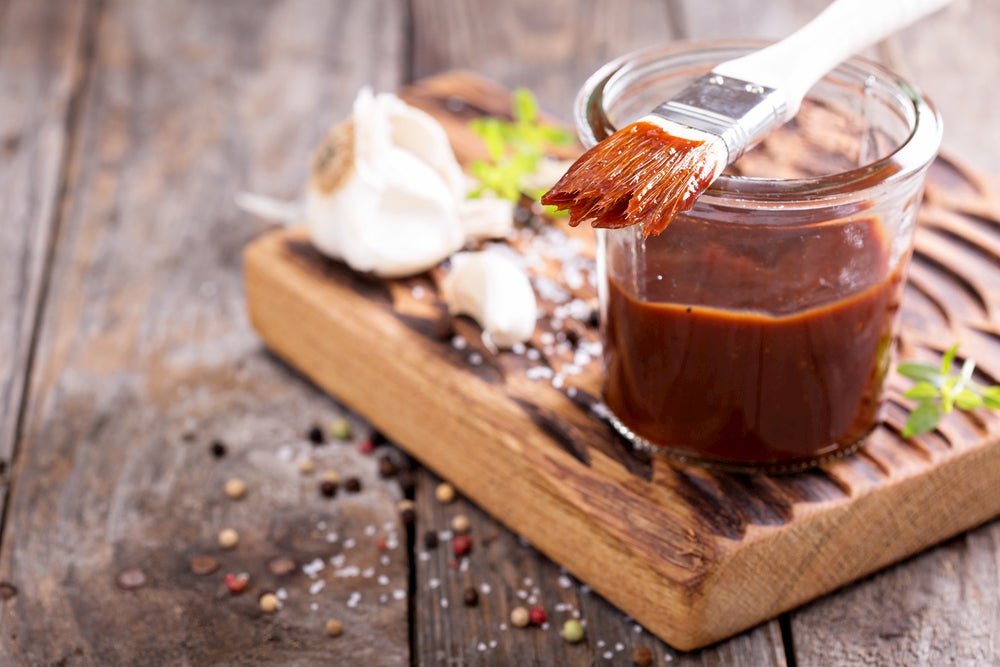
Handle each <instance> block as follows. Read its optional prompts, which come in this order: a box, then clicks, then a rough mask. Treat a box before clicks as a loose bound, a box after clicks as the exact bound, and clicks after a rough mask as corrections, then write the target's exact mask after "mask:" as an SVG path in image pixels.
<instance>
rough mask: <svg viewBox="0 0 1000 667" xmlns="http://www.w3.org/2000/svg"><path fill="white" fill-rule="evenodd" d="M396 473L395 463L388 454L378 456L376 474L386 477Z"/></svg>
mask: <svg viewBox="0 0 1000 667" xmlns="http://www.w3.org/2000/svg"><path fill="white" fill-rule="evenodd" d="M395 474H396V463H395V461H393V460H392V457H391V456H389V455H385V456H380V457H379V459H378V475H379V477H382V478H383V479H384V478H387V477H392V476H393V475H395Z"/></svg>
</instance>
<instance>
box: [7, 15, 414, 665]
mask: <svg viewBox="0 0 1000 667" xmlns="http://www.w3.org/2000/svg"><path fill="white" fill-rule="evenodd" d="M48 6H49V11H50V12H54V9H55V8H57V7H61V5H58V4H55V3H49V4H48ZM74 6H75V5H74ZM100 9H101V11H100V14H99V16H97V17H96V18H97V21H96V23H95V24H94V25H95V30H96V31H95V33H94V34H93V35H92V37H91V38H92V39H93V40H94V52H93V61H92V62H90V63H88V65H87V66H88V67H89V68H90V70H89V72H88V74H87V78H86V80H87V86H86V87H85V88H84V89H83V91H82V97H81V100H80V111H79V114H78V118H77V120H76V122H75V124H74V125H73V127H71V128H70V131H71V132H72V133H73V137H74V140H73V142H72V150H71V151H70V154H69V155H68V165H69V167H68V176H67V182H66V193H65V199H64V200H63V201H62V202H61V207H60V208H61V221H60V225H59V232H60V233H59V237H58V239H57V241H56V243H55V248H54V258H53V263H52V269H51V271H52V277H51V289H50V292H49V296H48V298H47V300H46V302H45V310H44V313H43V322H44V326H43V328H42V331H41V335H40V338H39V342H38V348H37V352H36V363H35V369H34V372H33V374H32V378H31V385H30V390H29V393H28V397H27V408H26V411H25V421H24V433H23V442H22V443H21V447H20V453H19V455H18V457H17V460H16V464H15V467H14V471H13V476H14V478H15V479H16V484H15V485H14V487H13V490H12V495H11V500H10V506H9V512H8V515H7V525H6V530H5V531H4V535H3V543H2V548H0V580H3V581H7V582H10V583H11V584H13V585H14V586H15V587H16V588H17V594H16V595H15V596H14V597H13V598H12V599H9V600H5V601H4V602H2V603H0V628H2V634H3V641H2V642H0V663H2V664H4V665H20V664H26V665H43V664H44V665H49V664H66V665H150V664H213V665H255V664H261V665H264V664H268V665H270V664H276V663H279V664H287V665H307V664H320V663H326V662H328V661H330V660H334V661H336V660H338V659H343V660H348V659H352V660H353V659H358V660H363V661H364V662H365V663H366V664H371V665H401V664H406V663H407V656H408V637H407V620H406V619H407V602H406V591H407V588H408V584H407V579H408V578H407V571H408V562H407V558H406V549H405V544H403V545H402V546H399V545H398V544H397V546H396V547H395V548H394V549H392V550H390V551H389V552H387V553H385V554H382V553H381V552H379V551H378V550H377V549H376V541H377V540H378V539H380V538H383V537H386V536H387V535H388V534H389V533H398V532H399V531H400V530H401V529H400V527H399V525H398V519H397V517H396V511H395V507H394V504H395V501H396V500H397V498H398V490H394V489H395V487H394V486H393V485H390V484H386V483H379V482H377V480H378V477H377V474H376V471H375V469H376V461H375V459H373V458H371V457H369V456H365V455H363V454H360V453H359V452H357V451H356V450H355V448H353V447H351V446H350V445H333V444H329V445H326V446H324V447H313V446H312V445H311V444H310V443H309V442H308V441H307V440H306V438H305V431H306V430H307V429H308V428H309V427H310V425H311V424H313V423H314V422H315V423H319V424H324V425H325V424H326V423H327V422H328V421H330V420H332V419H333V418H335V417H337V416H339V415H340V414H342V410H341V409H340V408H339V407H338V406H336V405H335V404H334V403H333V402H332V401H330V400H329V399H327V398H325V397H323V396H322V395H320V394H318V393H316V392H313V391H310V390H308V388H307V386H305V385H304V384H303V382H302V380H301V379H300V378H298V377H296V376H294V375H292V374H290V373H289V372H288V370H287V369H286V368H285V367H283V366H281V365H280V364H276V363H274V360H273V358H272V357H270V355H268V354H267V353H266V352H265V351H264V350H262V348H261V346H260V343H259V341H258V339H257V338H256V337H255V336H254V335H253V333H252V332H251V331H250V330H249V328H248V327H247V324H246V321H245V319H244V317H243V298H242V293H241V290H240V266H239V260H240V250H241V248H242V247H243V246H244V245H245V244H246V243H247V242H248V241H249V240H250V239H251V238H252V237H254V236H256V235H258V234H260V233H261V232H262V231H264V229H265V226H263V225H260V224H254V223H252V222H251V221H249V220H248V219H247V218H246V217H244V216H243V215H241V214H240V213H238V212H237V211H236V209H235V207H234V205H233V203H232V200H233V195H234V194H235V192H237V191H238V190H240V189H243V188H249V187H258V186H259V185H261V184H265V183H266V184H267V186H268V188H266V190H268V191H272V192H294V191H295V190H296V189H297V188H298V187H299V184H300V183H301V182H302V180H303V178H304V174H305V173H306V169H307V164H308V149H309V148H310V147H311V146H312V145H314V143H315V142H316V141H317V140H318V138H319V136H320V135H321V134H322V132H323V131H324V129H325V127H324V126H323V124H322V122H321V121H320V120H317V119H322V118H323V117H325V116H328V115H330V114H333V113H336V114H339V113H342V112H343V109H345V108H348V106H349V104H350V102H351V100H352V99H353V97H354V94H355V92H356V90H357V88H358V87H359V86H361V85H362V84H363V83H366V82H370V81H375V82H382V83H383V84H388V85H395V84H396V83H398V78H399V76H400V74H399V72H398V71H397V70H396V69H395V63H396V62H398V61H397V60H396V59H393V58H389V57H385V56H386V54H387V52H388V53H389V55H391V53H392V50H393V48H398V47H399V43H398V42H397V43H396V44H395V47H394V46H393V45H392V44H388V43H386V42H385V41H382V42H379V43H377V44H376V43H373V42H372V41H371V40H368V39H367V38H366V37H365V35H366V31H367V30H368V29H369V27H370V26H372V25H376V24H380V25H384V26H385V27H386V29H387V30H388V31H389V33H388V34H390V35H397V36H398V38H399V39H400V40H401V39H402V35H403V32H404V31H403V29H402V27H401V26H400V24H399V22H400V21H401V20H402V16H401V14H400V12H399V8H398V5H397V3H394V2H365V3H355V4H348V3H338V4H331V3H318V2H295V1H291V0H289V1H278V0H276V1H273V2H263V1H261V2H254V3H253V4H252V6H251V5H249V4H247V3H239V4H238V5H237V4H235V3H200V2H182V3H162V2H154V1H143V2H113V1H112V2H106V3H103V4H101V6H100ZM69 16H70V17H72V16H75V12H71V13H70V14H69ZM70 23H72V20H70ZM54 25H59V24H58V23H55V24H54ZM4 27H5V29H6V28H7V24H6V23H5V24H4ZM29 28H31V26H29V25H27V24H24V23H21V24H19V25H17V26H11V28H10V30H15V29H21V30H25V31H28V30H29ZM168 28H169V29H168ZM39 30H41V28H36V29H35V31H34V32H33V33H32V32H26V35H25V38H26V39H30V40H31V41H30V42H29V43H38V44H42V43H45V41H44V38H43V37H42V35H43V34H44V30H41V32H39ZM66 30H67V31H69V26H67V27H66ZM67 39H70V37H67ZM70 43H72V40H71V39H70ZM5 46H6V42H5ZM64 48H65V47H64ZM58 53H59V51H54V52H53V57H55V56H56V55H58ZM39 61H40V62H44V61H41V60H39ZM302 61H306V64H304V65H303V64H302ZM331 62H338V63H347V62H350V63H353V65H352V66H346V65H341V66H340V67H338V68H335V69H332V70H331V69H330V68H328V67H327V66H326V65H327V64H329V63H331ZM52 67H53V74H52V77H50V78H55V79H56V81H55V82H54V83H56V84H58V83H59V80H58V77H57V76H56V75H57V74H58V72H59V69H58V68H59V67H61V65H59V64H58V61H53V65H52ZM41 82H42V83H44V82H45V79H42V80H41ZM59 99H60V98H59V97H58V96H56V97H55V98H54V102H55V103H56V104H58V102H59ZM5 104H8V103H7V102H5ZM54 112H58V109H55V110H54ZM304 118H305V119H308V121H309V122H303V119H304ZM46 122H47V123H53V121H48V120H47V119H46ZM55 124H56V125H57V124H58V123H55ZM54 139H55V140H57V143H56V145H55V146H53V148H58V139H59V136H58V135H57V136H55V137H54ZM24 141H25V146H30V145H31V142H32V139H31V138H30V137H27V136H26V138H25V139H24ZM25 155H28V156H30V155H31V153H30V152H29V153H26V154H25ZM37 159H39V161H40V164H39V165H38V167H36V168H38V169H41V170H42V171H43V172H44V173H42V174H41V175H40V176H41V180H40V183H39V185H40V186H41V187H42V192H40V193H39V194H40V195H43V196H46V197H54V196H55V194H54V193H52V192H51V184H50V183H49V181H50V180H51V179H50V177H48V176H46V175H45V174H46V173H47V172H48V171H50V170H51V167H50V166H48V165H47V164H45V163H44V162H43V160H44V159H48V158H47V157H46V156H45V154H44V153H40V154H39V155H38V158H37ZM28 173H30V172H28ZM262 189H263V188H262ZM22 201H27V200H22ZM52 205H53V202H52V201H49V202H47V203H45V204H44V205H42V204H40V205H39V206H40V208H41V210H43V211H44V210H46V209H45V207H46V206H47V207H52ZM19 215H21V214H19ZM37 215H38V213H37V211H36V212H34V213H33V216H35V217H37ZM30 217H31V216H28V217H23V218H20V219H23V220H25V221H26V222H30ZM40 222H44V220H42V221H40ZM33 224H34V225H35V226H34V227H33V228H31V233H34V234H40V233H41V230H40V229H39V227H38V225H39V223H37V222H36V223H33ZM3 229H4V232H5V234H6V233H7V230H8V226H7V224H6V221H5V223H4V225H3ZM22 247H23V244H22ZM43 248H44V244H43ZM4 270H6V269H4ZM20 284H21V285H23V286H24V287H25V288H27V287H29V286H30V285H29V284H28V282H27V281H26V280H24V281H22V282H21V283H20ZM4 307H6V305H5V306H4ZM356 430H357V433H358V436H357V437H358V438H361V437H362V436H363V435H364V427H363V425H362V424H361V423H359V422H356ZM216 438H218V439H221V440H224V441H225V442H226V443H227V444H228V447H229V454H228V455H227V456H226V457H225V458H223V459H221V460H215V459H213V458H212V457H211V455H210V454H209V451H208V447H209V443H210V442H211V440H213V439H216ZM306 454H310V455H312V456H314V457H315V458H316V459H317V460H318V461H319V462H320V470H322V469H324V468H327V467H334V468H337V469H338V470H339V472H340V474H341V476H342V477H347V476H349V475H357V476H358V477H359V478H360V479H361V480H362V483H363V488H362V490H361V492H360V493H357V494H350V493H346V492H345V491H343V490H341V492H340V493H339V494H338V496H337V498H334V499H332V500H331V499H326V498H323V497H321V496H320V494H319V493H318V492H317V484H318V479H316V478H315V476H314V477H312V478H306V477H302V476H301V475H300V473H299V472H298V470H297V468H296V461H295V459H296V458H297V457H299V456H304V455H306ZM230 476H236V477H241V478H243V479H244V480H245V481H246V483H247V485H248V487H249V492H248V494H247V497H246V498H245V499H244V500H242V501H238V502H236V501H232V500H229V499H228V498H226V497H225V496H224V495H223V493H222V484H223V483H224V482H225V480H226V479H227V478H228V477H230ZM227 526H230V527H234V528H237V529H238V530H239V531H240V533H241V535H242V539H241V543H240V544H239V546H238V547H237V548H236V549H235V550H233V551H231V552H229V551H223V550H221V549H220V548H219V547H217V546H216V544H215V541H216V534H217V532H218V531H219V530H220V529H222V528H224V527H227ZM331 535H332V536H333V538H334V539H331ZM348 540H351V541H353V544H350V543H349V542H348ZM397 541H398V540H397ZM200 553H206V554H209V555H211V556H213V557H214V558H216V559H217V560H218V561H219V562H220V568H219V570H218V571H216V572H214V573H212V574H209V575H203V576H198V575H195V574H193V573H192V572H191V571H190V570H189V565H188V561H189V559H190V558H192V557H193V556H195V555H198V554H200ZM341 554H342V555H343V560H342V561H341V560H336V561H332V560H331V559H336V558H337V556H338V555H341ZM277 556H287V557H292V558H294V559H295V560H296V561H297V563H298V565H299V567H298V568H297V569H296V570H295V571H294V572H292V573H291V574H288V575H283V576H278V575H274V574H272V573H271V572H270V571H269V569H268V562H269V561H270V560H271V559H272V558H274V557H277ZM383 556H385V559H384V560H383ZM315 558H321V559H323V561H324V562H325V566H324V568H323V570H322V571H320V572H317V573H316V574H315V576H316V579H315V580H313V579H311V578H310V577H309V575H308V574H306V573H305V572H303V571H302V569H301V566H302V565H304V564H306V563H309V562H310V561H311V560H312V559H315ZM133 568H139V569H140V570H141V571H142V572H143V573H144V576H145V579H146V581H145V584H144V585H142V586H139V587H137V588H134V589H129V590H124V589H123V588H122V586H121V585H119V584H118V583H117V579H118V577H119V575H120V573H121V572H123V571H129V570H132V569H133ZM338 570H341V572H340V573H339V574H338V573H337V572H338ZM240 571H246V572H248V573H250V576H251V581H250V587H249V589H248V590H247V592H246V593H244V594H243V595H241V596H234V595H231V594H230V593H229V592H228V591H227V590H226V587H225V585H224V583H223V576H224V574H225V573H227V572H240ZM366 572H370V574H368V575H366V574H365V573H366ZM133 574H134V572H133ZM383 577H384V579H383ZM317 582H322V583H324V584H325V586H326V588H325V589H324V590H322V591H320V590H316V593H315V595H313V594H311V593H310V590H309V589H310V588H311V587H313V586H318V585H320V584H317ZM382 582H384V583H382ZM268 588H271V589H277V588H284V589H285V591H286V592H287V599H286V600H285V603H284V608H283V609H282V610H281V611H280V612H278V613H277V614H274V615H266V614H263V613H261V612H260V611H259V610H258V606H257V596H258V595H259V594H260V593H261V592H262V591H263V590H266V589H268ZM313 590H315V589H313ZM396 591H401V592H402V597H398V596H397V595H396V594H395V593H396ZM354 594H357V595H359V596H360V598H359V599H356V600H352V598H353V597H354ZM383 596H384V600H383ZM362 602H363V603H364V604H361V603H362ZM313 603H315V604H316V605H317V606H316V608H315V610H313V609H312V608H311V605H312V604H313ZM328 616H336V617H339V618H341V619H342V621H343V622H344V626H345V634H344V636H343V637H341V638H339V639H338V640H336V641H334V640H332V639H331V638H330V637H328V636H326V633H325V632H324V631H323V623H324V621H325V619H326V618H327V617H328Z"/></svg>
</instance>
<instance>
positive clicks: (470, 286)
mask: <svg viewBox="0 0 1000 667" xmlns="http://www.w3.org/2000/svg"><path fill="white" fill-rule="evenodd" d="M441 293H442V296H443V297H444V300H445V303H446V304H448V309H449V310H450V311H451V313H452V314H454V315H459V314H462V315H469V316H470V317H472V318H473V319H474V320H476V322H478V323H479V325H480V326H481V327H482V328H483V340H484V342H485V343H486V344H487V345H488V346H497V347H511V346H513V345H514V344H516V343H523V342H524V341H526V340H528V339H529V338H530V337H531V334H532V332H534V330H535V320H536V317H537V316H536V303H535V292H534V290H533V289H532V288H531V283H530V282H529V280H528V276H527V274H526V273H525V272H524V271H523V270H522V269H521V267H519V266H518V265H517V264H515V263H514V262H513V261H512V260H511V259H509V258H507V257H504V256H503V255H501V254H499V253H496V252H490V251H488V250H484V251H480V252H461V253H458V254H456V255H455V256H454V257H452V258H451V271H449V272H448V274H447V275H446V276H445V277H444V280H443V281H442V284H441Z"/></svg>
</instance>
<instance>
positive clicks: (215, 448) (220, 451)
mask: <svg viewBox="0 0 1000 667" xmlns="http://www.w3.org/2000/svg"><path fill="white" fill-rule="evenodd" d="M209 449H210V451H211V452H212V456H214V457H215V458H217V459H221V458H222V457H223V456H225V455H226V444H225V443H224V442H222V441H221V440H213V441H212V445H211V447H210V448H209Z"/></svg>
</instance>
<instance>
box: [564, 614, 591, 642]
mask: <svg viewBox="0 0 1000 667" xmlns="http://www.w3.org/2000/svg"><path fill="white" fill-rule="evenodd" d="M584 634H586V630H584V629H583V624H582V623H580V621H578V620H576V619H575V618H571V619H569V620H568V621H566V622H565V623H563V627H562V636H563V639H565V640H566V641H568V642H569V643H570V644H577V643H579V642H581V641H583V636H584Z"/></svg>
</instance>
